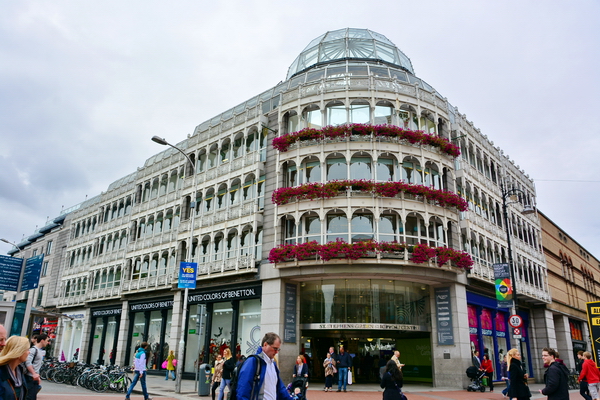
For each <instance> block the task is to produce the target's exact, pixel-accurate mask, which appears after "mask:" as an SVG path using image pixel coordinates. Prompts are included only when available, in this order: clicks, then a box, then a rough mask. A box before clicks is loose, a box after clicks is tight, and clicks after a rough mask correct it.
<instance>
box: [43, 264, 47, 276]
mask: <svg viewBox="0 0 600 400" xmlns="http://www.w3.org/2000/svg"><path fill="white" fill-rule="evenodd" d="M47 274H48V261H44V264H43V265H42V276H46V275H47Z"/></svg>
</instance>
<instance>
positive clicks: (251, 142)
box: [246, 128, 258, 154]
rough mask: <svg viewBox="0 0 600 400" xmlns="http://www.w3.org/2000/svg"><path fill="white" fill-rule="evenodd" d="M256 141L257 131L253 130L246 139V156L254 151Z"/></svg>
mask: <svg viewBox="0 0 600 400" xmlns="http://www.w3.org/2000/svg"><path fill="white" fill-rule="evenodd" d="M257 140H258V131H257V130H256V128H255V129H253V130H252V131H251V132H249V133H248V137H247V138H246V154H248V153H250V152H253V151H256V147H257Z"/></svg>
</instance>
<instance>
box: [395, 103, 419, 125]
mask: <svg viewBox="0 0 600 400" xmlns="http://www.w3.org/2000/svg"><path fill="white" fill-rule="evenodd" d="M398 116H399V117H400V123H401V125H402V127H403V128H404V129H410V130H413V131H415V130H418V129H419V120H418V118H417V112H416V111H415V109H414V108H413V107H412V106H409V105H407V104H403V105H402V106H400V111H399V112H398Z"/></svg>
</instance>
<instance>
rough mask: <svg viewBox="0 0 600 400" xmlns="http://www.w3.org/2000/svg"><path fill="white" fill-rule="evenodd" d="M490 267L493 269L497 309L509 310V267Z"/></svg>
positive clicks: (498, 265) (510, 290)
mask: <svg viewBox="0 0 600 400" xmlns="http://www.w3.org/2000/svg"><path fill="white" fill-rule="evenodd" d="M492 267H493V268H494V281H495V283H496V301H497V302H498V308H510V307H512V306H513V288H512V281H511V279H510V267H509V265H508V264H507V263H499V264H493V265H492Z"/></svg>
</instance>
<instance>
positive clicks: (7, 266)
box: [0, 256, 23, 292]
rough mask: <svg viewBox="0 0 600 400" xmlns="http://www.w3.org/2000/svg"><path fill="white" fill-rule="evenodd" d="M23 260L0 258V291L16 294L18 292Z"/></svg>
mask: <svg viewBox="0 0 600 400" xmlns="http://www.w3.org/2000/svg"><path fill="white" fill-rule="evenodd" d="M22 268H23V259H22V258H17V257H8V256H0V271H2V274H0V290H8V291H11V292H16V291H17V290H19V279H20V278H21V269H22Z"/></svg>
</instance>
